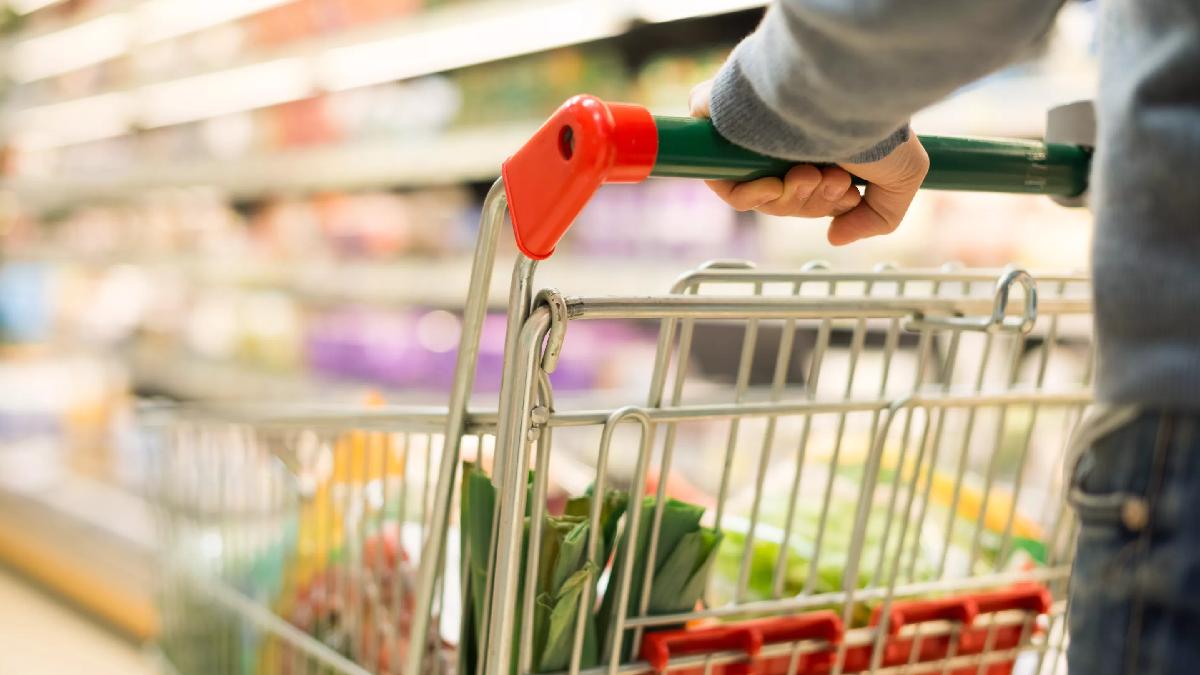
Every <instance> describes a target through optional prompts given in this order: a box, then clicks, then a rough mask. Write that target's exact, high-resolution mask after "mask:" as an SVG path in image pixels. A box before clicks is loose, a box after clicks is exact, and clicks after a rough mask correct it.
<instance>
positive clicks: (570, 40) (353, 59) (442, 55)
mask: <svg viewBox="0 0 1200 675" xmlns="http://www.w3.org/2000/svg"><path fill="white" fill-rule="evenodd" d="M622 28H623V21H621V20H619V19H618V17H617V15H616V13H615V12H613V11H612V9H611V8H610V7H609V6H608V5H607V4H606V3H601V2H591V1H588V2H575V1H573V2H559V3H552V4H538V5H533V6H530V7H528V8H526V9H521V10H514V11H508V12H497V13H495V14H492V15H491V16H489V17H488V18H486V19H482V18H481V19H476V20H474V21H466V22H460V23H454V24H448V25H445V26H440V27H431V28H427V29H424V30H419V31H417V32H414V33H409V34H407V35H398V36H396V37H392V38H388V39H385V40H378V41H375V42H367V43H363V44H356V45H351V46H347V47H339V48H335V49H331V50H329V51H328V52H326V53H324V54H322V55H321V56H320V57H318V60H317V81H318V82H319V83H320V84H321V86H322V87H324V88H326V89H330V90H341V89H351V88H354V87H363V86H367V85H371V84H379V83H381V82H390V81H393V80H401V79H405V78H409V77H417V76H420V75H427V74H429V73H436V72H440V71H443V70H450V69H453V68H461V67H463V66H468V65H472V64H476V63H483V62H487V61H494V60H497V59H503V58H507V57H510V56H518V55H521V54H530V53H534V52H539V51H543V50H546V49H553V48H554V47H561V46H564V45H569V44H577V43H580V42H586V41H589V40H596V39H600V38H604V37H609V36H611V35H615V34H617V33H618V32H620V30H621V29H622Z"/></svg>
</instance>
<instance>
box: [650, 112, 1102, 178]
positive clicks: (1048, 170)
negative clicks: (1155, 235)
mask: <svg viewBox="0 0 1200 675" xmlns="http://www.w3.org/2000/svg"><path fill="white" fill-rule="evenodd" d="M654 123H655V125H656V126H657V127H658V156H657V159H656V161H655V163H654V167H653V169H652V170H651V172H650V175H652V176H675V177H681V178H709V179H712V178H724V179H730V180H750V179H754V178H762V177H764V176H782V175H783V174H785V173H787V171H788V169H790V168H791V167H793V166H795V165H796V162H794V161H790V160H786V159H777V158H774V157H768V156H766V155H760V154H758V153H756V152H754V151H753V150H747V149H745V148H742V147H740V146H737V145H734V144H733V143H731V142H729V141H727V140H725V138H724V137H722V136H721V135H720V134H719V133H717V130H716V128H715V127H714V126H713V123H712V122H711V121H710V120H706V119H696V118H691V117H662V116H655V117H654ZM920 139H921V144H922V145H923V146H925V150H926V152H928V153H929V174H928V175H927V176H926V177H925V182H924V183H923V184H922V186H921V187H922V188H925V189H934V190H970V191H975V192H1010V193H1029V194H1041V195H1059V196H1065V197H1073V196H1076V195H1079V194H1082V193H1083V192H1084V191H1085V190H1086V189H1087V180H1088V165H1089V163H1090V161H1091V152H1090V151H1089V150H1088V149H1087V148H1084V147H1082V146H1078V145H1068V144H1063V143H1043V142H1041V141H1024V140H1008V139H1005V140H991V139H982V138H963V137H951V136H921V137H920ZM855 182H856V183H857V184H859V185H862V184H863V183H864V181H862V180H861V179H857V178H856V179H855Z"/></svg>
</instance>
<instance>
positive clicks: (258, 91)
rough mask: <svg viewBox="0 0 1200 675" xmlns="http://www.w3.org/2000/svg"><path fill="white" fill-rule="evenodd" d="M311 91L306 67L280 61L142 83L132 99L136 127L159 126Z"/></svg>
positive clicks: (302, 62)
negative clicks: (137, 109) (137, 113)
mask: <svg viewBox="0 0 1200 675" xmlns="http://www.w3.org/2000/svg"><path fill="white" fill-rule="evenodd" d="M312 92H313V86H312V77H311V76H310V74H309V68H308V63H307V62H306V61H305V60H304V59H300V58H286V59H276V60H274V61H266V62H264V63H256V64H254V65H250V66H243V67H240V68H232V69H230V70H222V71H219V72H215V73H208V74H205V75H197V76H194V77H188V78H184V79H182V80H174V81H171V82H163V83H161V84H152V85H148V86H145V87H143V88H142V89H141V90H140V91H139V92H138V98H139V99H140V103H141V105H140V112H141V115H140V117H141V121H142V123H143V124H145V125H146V126H148V127H161V126H167V125H169V124H180V123H183V122H193V121H195V120H201V119H205V118H209V117H216V116H217V115H225V114H228V113H234V112H241V111H243V110H251V109H254V108H262V107H266V106H270V105H276V104H279V103H287V102H288V101H295V100H298V99H302V98H305V97H307V96H311V95H312Z"/></svg>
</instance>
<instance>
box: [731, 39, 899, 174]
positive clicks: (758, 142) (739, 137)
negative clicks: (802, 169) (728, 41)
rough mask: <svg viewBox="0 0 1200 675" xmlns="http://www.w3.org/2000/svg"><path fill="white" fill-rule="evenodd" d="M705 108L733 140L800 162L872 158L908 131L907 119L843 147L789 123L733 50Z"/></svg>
mask: <svg viewBox="0 0 1200 675" xmlns="http://www.w3.org/2000/svg"><path fill="white" fill-rule="evenodd" d="M709 110H710V114H711V115H712V121H713V124H714V125H715V126H716V127H717V131H719V132H721V135H722V136H724V137H725V138H727V139H729V140H730V141H733V142H734V143H736V144H738V145H740V146H742V147H744V148H749V149H751V150H754V151H755V152H760V153H762V154H764V155H770V156H772V157H778V158H780V159H790V160H795V161H798V162H874V161H877V160H880V159H883V158H884V157H886V156H887V155H888V154H889V153H891V151H892V150H894V149H895V148H896V146H898V145H900V144H901V143H904V142H905V141H907V140H908V138H909V135H910V134H911V133H912V132H911V130H910V129H909V126H908V125H907V124H905V125H904V126H902V127H900V128H899V129H897V130H895V131H894V132H892V133H891V134H889V135H888V136H887V137H886V138H884V139H883V140H881V141H879V142H877V143H874V144H873V145H870V146H868V147H867V148H866V149H861V148H862V146H861V145H859V146H858V147H857V148H854V149H853V150H850V151H847V150H846V149H845V148H843V147H837V145H836V144H835V143H834V142H831V140H832V139H828V138H821V137H820V136H818V135H814V134H811V133H808V132H806V131H805V130H804V129H801V128H798V127H797V126H795V125H793V124H790V123H788V121H787V120H785V119H783V118H781V117H780V116H779V115H778V114H776V113H775V111H773V110H771V109H770V108H769V107H767V105H766V104H765V103H763V100H762V98H761V97H759V95H758V94H757V93H756V92H755V91H754V87H753V86H752V85H751V84H750V81H749V80H748V79H747V78H746V77H745V76H744V75H743V74H742V71H741V67H740V66H739V65H738V62H737V54H736V52H735V54H734V56H733V57H731V58H730V59H729V61H727V62H726V63H725V65H724V67H722V68H721V70H720V72H719V73H717V77H716V79H715V80H714V81H713V87H712V98H711V100H710V102H709Z"/></svg>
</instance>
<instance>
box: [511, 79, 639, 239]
mask: <svg viewBox="0 0 1200 675" xmlns="http://www.w3.org/2000/svg"><path fill="white" fill-rule="evenodd" d="M657 155H658V129H657V127H656V126H655V124H654V118H653V117H652V116H651V115H650V111H648V110H646V109H645V108H643V107H641V106H637V105H630V104H625V103H606V102H604V101H601V100H600V99H598V98H596V97H595V96H588V95H580V96H575V97H572V98H571V99H569V100H568V101H567V102H566V103H564V104H563V105H562V107H560V108H559V109H558V110H557V111H555V113H554V115H552V116H551V117H550V119H548V120H547V121H546V123H545V124H543V125H542V126H541V128H539V129H538V130H537V132H535V133H534V135H533V137H531V138H530V139H529V140H528V141H526V143H525V145H523V146H521V148H520V149H519V150H517V151H516V152H515V153H513V155H512V156H511V157H509V158H508V159H507V160H505V162H504V165H503V167H502V169H501V175H502V176H503V177H504V191H505V194H506V196H507V197H508V209H509V214H510V215H511V217H512V223H513V234H514V235H515V237H516V240H517V248H519V249H520V250H521V252H522V253H524V254H525V255H527V256H529V257H530V258H533V259H535V260H544V259H545V258H549V257H550V256H551V255H552V254H553V253H554V247H555V246H557V245H558V241H559V239H562V236H563V235H564V234H565V233H566V231H567V229H568V228H570V226H571V223H572V222H573V221H574V220H575V217H576V216H577V215H579V212H580V211H582V210H583V207H584V206H585V205H586V204H587V202H588V200H589V199H591V197H592V195H593V194H595V192H596V190H597V189H599V187H600V186H601V185H602V184H604V183H636V182H639V181H641V180H644V179H645V178H646V177H647V176H649V175H650V170H651V169H653V168H654V162H655V158H656V157H657Z"/></svg>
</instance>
